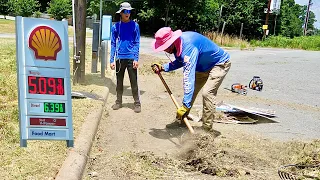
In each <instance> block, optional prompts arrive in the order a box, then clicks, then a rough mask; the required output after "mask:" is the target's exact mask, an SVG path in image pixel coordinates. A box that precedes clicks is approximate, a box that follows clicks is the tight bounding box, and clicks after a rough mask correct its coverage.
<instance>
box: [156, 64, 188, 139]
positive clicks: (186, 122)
mask: <svg viewBox="0 0 320 180" xmlns="http://www.w3.org/2000/svg"><path fill="white" fill-rule="evenodd" d="M152 67H153V68H155V69H157V70H158V71H157V72H158V73H157V74H158V76H159V78H160V79H161V81H162V83H163V85H164V87H165V88H166V89H167V91H168V93H169V95H170V97H171V99H172V101H173V103H174V104H175V106H176V108H177V109H178V108H179V104H178V102H177V100H176V99H175V98H174V96H173V94H172V92H171V90H170V88H169V86H168V85H167V83H166V81H165V80H164V79H163V77H162V75H161V73H160V70H159V69H158V66H156V65H152ZM188 116H189V115H188ZM190 119H192V118H191V117H190ZM183 121H184V123H185V124H186V125H187V127H188V129H189V131H190V132H191V134H194V130H193V128H192V126H191V125H190V123H189V121H188V119H187V118H186V117H184V118H183Z"/></svg>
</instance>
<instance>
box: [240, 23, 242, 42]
mask: <svg viewBox="0 0 320 180" xmlns="http://www.w3.org/2000/svg"><path fill="white" fill-rule="evenodd" d="M242 30H243V23H241V29H240V39H242Z"/></svg>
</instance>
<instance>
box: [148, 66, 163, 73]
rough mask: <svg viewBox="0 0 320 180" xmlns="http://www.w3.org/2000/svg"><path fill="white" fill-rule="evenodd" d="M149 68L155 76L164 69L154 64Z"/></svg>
mask: <svg viewBox="0 0 320 180" xmlns="http://www.w3.org/2000/svg"><path fill="white" fill-rule="evenodd" d="M151 67H152V70H153V71H154V73H156V74H158V73H159V72H161V71H164V69H163V67H162V65H161V64H160V63H154V64H153V65H152V66H151Z"/></svg>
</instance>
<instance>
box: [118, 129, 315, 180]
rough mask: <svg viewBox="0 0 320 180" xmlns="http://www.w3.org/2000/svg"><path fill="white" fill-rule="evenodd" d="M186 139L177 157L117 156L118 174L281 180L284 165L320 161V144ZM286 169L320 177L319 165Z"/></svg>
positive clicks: (203, 136) (237, 136)
mask: <svg viewBox="0 0 320 180" xmlns="http://www.w3.org/2000/svg"><path fill="white" fill-rule="evenodd" d="M184 139H185V140H184V143H183V148H182V149H181V153H180V154H178V155H177V156H171V157H169V156H168V157H159V156H156V155H154V154H153V153H150V152H127V153H124V154H123V155H122V156H120V157H116V158H117V160H118V161H119V164H121V168H120V169H119V172H118V171H117V175H119V177H131V178H132V179H159V178H160V179H170V178H173V179H180V178H182V179H187V177H189V178H192V177H193V176H198V174H199V173H202V174H205V175H207V178H209V176H214V177H219V178H227V179H228V178H230V179H233V178H236V179H252V180H255V179H266V180H267V179H279V175H278V174H277V171H278V169H279V168H280V167H281V166H282V165H287V164H300V165H316V164H319V162H320V161H319V160H320V159H319V157H320V154H319V150H320V141H313V142H309V143H305V142H297V141H295V142H287V143H283V142H277V141H271V140H268V139H263V138H261V137H258V136H252V135H248V134H244V133H241V132H237V131H235V132H232V133H230V132H229V134H227V135H220V136H218V137H217V135H214V134H208V133H198V134H196V135H195V136H194V137H188V138H184ZM286 170H287V172H290V173H292V174H294V175H295V177H297V178H302V177H306V176H309V177H317V178H319V177H320V167H319V166H317V167H306V168H303V169H302V168H300V169H298V168H291V169H286ZM190 173H193V174H190ZM303 175H304V176H303Z"/></svg>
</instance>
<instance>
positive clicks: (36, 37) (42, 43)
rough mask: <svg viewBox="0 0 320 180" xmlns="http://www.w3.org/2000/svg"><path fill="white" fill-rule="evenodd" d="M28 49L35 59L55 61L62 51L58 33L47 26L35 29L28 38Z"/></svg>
mask: <svg viewBox="0 0 320 180" xmlns="http://www.w3.org/2000/svg"><path fill="white" fill-rule="evenodd" d="M29 47H30V48H31V49H32V50H33V51H34V52H35V56H36V58H37V59H44V60H56V59H57V54H58V52H59V51H61V49H62V45H61V39H60V37H59V35H58V33H57V32H56V31H55V30H53V29H52V28H50V27H48V26H39V27H36V28H35V29H34V30H33V31H32V32H31V34H30V36H29Z"/></svg>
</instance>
